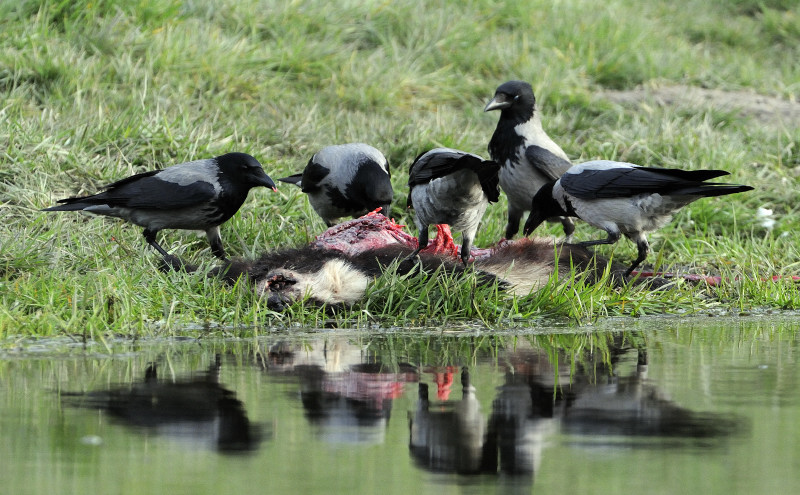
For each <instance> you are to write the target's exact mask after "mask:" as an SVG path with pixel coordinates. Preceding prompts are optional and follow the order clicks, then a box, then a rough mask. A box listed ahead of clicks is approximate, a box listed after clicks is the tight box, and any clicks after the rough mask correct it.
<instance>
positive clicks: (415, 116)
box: [0, 0, 800, 338]
mask: <svg viewBox="0 0 800 495" xmlns="http://www.w3.org/2000/svg"><path fill="white" fill-rule="evenodd" d="M0 45H2V50H0V97H1V98H0V102H2V104H0V121H1V122H2V125H0V218H2V222H0V336H9V335H55V334H62V333H68V334H78V335H85V336H88V337H91V338H98V337H102V336H103V335H106V334H108V333H120V334H126V335H154V334H164V333H167V334H173V333H185V332H190V333H191V332H194V333H196V332H197V330H193V329H195V328H197V325H198V324H199V325H201V326H202V327H201V328H203V327H208V328H213V329H218V331H220V332H231V333H234V334H237V335H241V334H247V335H249V334H254V333H255V334H257V333H258V332H260V331H265V330H264V328H266V327H270V328H272V327H289V328H291V327H293V326H297V325H303V326H320V325H324V324H328V323H330V324H335V325H338V326H362V325H378V326H382V327H396V326H400V327H403V326H416V325H444V324H447V325H452V324H467V325H469V324H479V325H488V326H493V327H497V326H504V325H528V326H530V325H536V324H537V322H539V321H540V320H541V319H547V320H548V321H550V320H551V319H556V320H559V321H566V322H580V323H586V322H591V321H593V320H595V319H597V318H602V317H605V316H615V315H646V314H655V313H662V312H670V313H672V312H680V311H707V310H723V311H752V310H754V309H758V308H781V309H797V308H800V295H798V292H797V287H796V286H795V285H793V284H792V283H790V282H783V281H782V282H778V283H773V282H766V281H763V280H762V278H763V277H766V276H771V275H792V274H797V273H800V254H799V253H798V249H800V248H799V247H798V242H797V240H796V238H795V232H796V231H797V230H798V227H800V225H798V224H799V223H800V216H798V207H797V206H796V205H798V204H800V187H798V186H799V185H798V176H800V174H799V173H798V172H799V171H800V168H798V167H800V158H799V156H800V129H798V126H797V123H796V122H795V123H794V125H788V126H787V125H764V124H763V123H762V122H761V121H757V120H756V119H754V118H750V117H747V116H742V115H739V114H738V113H736V112H731V111H725V110H713V109H708V108H700V107H693V106H688V107H672V106H658V105H655V104H651V105H646V106H645V105H639V106H619V105H615V104H612V103H611V102H610V101H608V100H606V99H604V98H603V97H598V96H596V95H598V94H599V93H600V92H601V91H603V90H609V89H632V88H634V87H636V86H637V85H645V86H647V87H651V86H654V85H655V86H657V85H665V84H684V85H693V86H698V87H704V88H711V89H718V90H724V91H742V90H746V91H752V92H755V93H758V94H762V95H766V96H773V97H778V98H784V99H787V100H788V99H793V98H796V95H797V94H798V88H800V65H798V64H797V63H796V61H797V60H798V59H800V7H798V5H797V4H796V2H791V1H781V0H773V1H755V0H740V1H736V2H724V1H722V0H715V1H712V2H708V1H698V0H677V1H673V2H648V3H647V4H642V3H641V2H637V1H635V0H612V1H609V2H590V1H586V0H567V1H563V2H557V3H553V2H547V1H543V0H542V1H539V0H533V1H530V2H516V3H514V2H506V3H502V2H501V3H497V2H491V1H489V0H475V1H470V2H454V1H447V0H441V1H437V2H424V3H420V2H412V1H405V0H401V1H396V2H382V1H380V2H379V1H375V2H372V1H367V2H334V3H330V2H323V1H319V0H307V1H298V2H289V1H277V2H255V1H230V0H227V1H226V0H221V1H197V2H180V1H154V0H139V1H135V2H123V1H118V0H99V1H73V2H65V1H56V0H50V1H47V0H45V1H32V0H31V1H24V0H23V1H20V2H3V3H2V4H0ZM515 78H521V79H525V80H528V81H530V82H531V83H532V84H533V86H534V89H535V91H536V94H537V98H538V101H539V104H540V109H541V111H542V113H543V116H544V122H545V127H546V129H547V130H548V132H549V133H550V135H551V136H552V137H553V138H554V139H555V140H556V141H557V142H559V143H560V144H561V145H562V147H563V148H564V149H565V151H566V152H567V153H568V154H569V155H570V156H571V157H572V158H573V159H575V160H584V159H594V158H607V159H617V160H628V161H634V162H636V163H640V164H643V165H650V166H668V167H683V168H692V169H695V168H722V169H725V170H729V171H730V172H731V174H732V175H731V181H733V182H739V183H745V184H750V185H753V186H754V187H756V190H755V191H753V192H750V193H746V194H740V195H736V196H734V197H727V198H721V199H710V200H704V201H699V202H697V203H695V204H693V205H691V206H690V207H688V208H686V209H684V210H683V211H682V212H681V213H680V214H679V215H677V217H676V218H675V220H674V221H673V222H672V223H670V224H669V225H668V226H667V227H665V228H664V229H663V230H661V231H660V232H658V233H655V234H653V235H652V236H651V239H652V244H653V248H654V252H653V254H652V255H651V257H650V258H649V259H648V261H649V262H651V263H656V264H659V265H662V266H665V267H679V269H680V270H681V271H686V272H691V273H712V274H722V275H723V276H725V277H728V278H729V279H730V280H729V281H728V282H726V283H724V284H723V285H722V286H721V287H719V288H708V287H705V286H692V285H688V284H683V283H676V284H675V285H674V286H671V287H668V288H667V289H665V290H663V291H660V292H658V293H655V294H653V293H651V292H650V291H648V290H646V289H643V288H637V287H628V288H623V289H619V290H615V289H611V288H609V286H608V284H598V285H588V284H584V283H582V282H580V281H578V282H575V283H573V282H572V281H560V282H558V281H552V282H551V283H550V284H548V285H547V286H546V287H545V288H544V289H543V290H541V291H539V292H537V293H535V294H532V295H531V296H528V297H524V298H511V297H509V296H507V295H504V294H502V293H498V292H497V291H493V290H485V289H475V287H474V284H473V283H469V282H467V283H463V284H462V283H458V282H457V281H454V280H452V279H449V278H447V277H444V278H443V279H441V280H419V279H417V278H414V277H412V280H398V277H395V276H387V277H385V278H384V279H382V280H380V281H378V282H377V283H376V284H375V286H374V287H372V288H371V289H370V298H368V299H367V300H366V301H365V302H364V303H363V304H360V305H357V306H356V307H354V308H352V309H350V310H347V311H344V312H340V313H339V314H337V315H335V316H334V317H330V316H329V315H327V314H325V313H324V312H320V311H318V310H316V309H314V308H309V307H308V306H307V305H304V304H297V305H295V306H294V307H292V308H291V309H290V310H289V311H287V312H286V313H284V314H276V313H273V312H270V311H268V310H267V309H266V307H265V303H264V302H263V301H259V300H258V299H257V298H256V297H255V296H254V295H253V294H252V293H251V291H250V290H248V289H247V288H246V287H236V288H232V289H231V288H227V287H225V286H223V285H222V284H220V283H219V282H216V281H212V280H206V279H203V278H202V277H198V276H192V275H183V274H171V275H168V276H167V275H161V274H159V273H158V272H157V271H156V269H155V267H156V263H157V257H156V255H155V253H154V252H152V250H151V249H150V248H148V247H146V246H145V244H144V243H143V242H142V237H141V229H139V228H135V227H131V226H128V225H124V224H122V223H121V222H118V221H114V220H110V219H101V218H89V217H84V216H81V215H79V214H72V213H63V214H45V213H42V212H39V209H41V208H43V207H46V206H49V205H51V204H53V202H54V201H55V200H56V199H59V198H62V197H66V196H70V195H75V194H83V193H91V192H95V191H96V190H97V189H98V187H99V186H101V185H103V184H105V183H108V182H110V181H113V180H116V179H119V178H122V177H125V176H127V175H130V174H132V173H136V172H140V171H143V170H147V169H152V168H156V167H162V166H165V165H169V164H172V163H177V162H180V161H186V160H190V159H197V158H203V157H210V156H214V155H217V154H221V153H224V152H227V151H232V150H237V151H244V152H248V153H251V154H253V155H254V156H256V157H257V158H258V159H259V160H260V161H261V162H262V163H263V164H264V165H265V168H266V170H267V172H268V173H269V174H270V175H271V176H272V177H273V178H276V177H280V176H283V175H285V174H288V173H290V172H295V171H298V170H300V169H301V168H302V167H303V166H304V164H305V163H306V162H307V160H308V158H309V157H310V155H311V154H312V153H313V152H315V151H316V150H317V149H319V148H320V147H322V146H325V145H328V144H335V143H342V142H352V141H362V142H367V143H370V144H372V145H373V146H375V147H377V148H378V149H380V150H382V151H383V152H384V153H385V154H386V155H387V157H388V158H389V161H390V164H391V167H392V171H393V182H394V186H395V191H396V200H395V204H394V207H393V214H394V216H395V217H396V218H397V219H398V220H399V221H400V222H401V223H405V224H407V225H413V222H412V221H411V217H410V216H409V213H408V212H406V211H405V209H404V203H405V195H406V194H407V188H406V186H405V180H406V170H407V167H408V165H409V164H410V161H411V160H412V159H413V157H414V156H416V155H417V154H418V153H420V152H421V151H424V150H426V149H428V148H430V147H432V146H437V145H445V146H452V147H457V148H461V149H464V150H466V151H470V152H476V153H479V154H482V155H484V156H485V155H486V146H487V143H488V139H489V137H490V136H491V133H492V131H493V130H494V126H495V124H496V119H497V115H496V114H494V113H491V114H484V113H483V112H482V108H483V105H484V104H485V103H486V101H488V99H489V98H490V97H491V95H492V93H493V92H494V89H495V87H496V86H497V85H499V84H500V83H502V82H504V81H506V80H508V79H515ZM760 206H763V207H766V208H771V209H773V210H774V217H775V219H776V220H777V224H776V226H775V227H774V228H773V229H771V230H767V229H765V228H763V227H762V226H761V225H760V221H759V219H758V218H756V216H755V210H756V208H758V207H760ZM504 223H505V204H504V203H503V202H501V203H500V204H497V205H494V206H491V207H490V208H489V210H488V212H487V215H486V217H485V219H484V226H483V228H482V229H481V232H480V235H479V237H478V239H477V244H478V245H479V246H486V245H489V244H491V243H493V242H494V241H496V240H497V239H499V238H500V237H501V235H502V232H503V226H504ZM323 230H324V225H323V223H322V221H321V220H319V219H318V218H317V217H315V215H314V214H313V211H312V210H311V208H310V206H309V205H308V203H307V201H306V199H305V198H303V197H302V196H301V195H300V194H299V192H298V191H296V190H295V189H294V188H291V187H288V186H284V187H281V190H280V193H279V194H273V193H270V192H268V191H264V190H256V191H254V192H253V193H251V196H250V198H249V199H248V201H247V203H246V204H245V206H244V207H243V208H242V210H241V211H240V212H239V214H237V216H236V217H235V218H234V219H233V220H231V221H230V222H229V223H227V224H226V225H224V226H223V229H222V233H223V240H224V242H225V244H226V246H227V247H228V249H229V251H231V252H233V253H235V254H239V255H244V256H250V255H254V254H257V253H258V252H260V251H262V250H264V249H270V248H275V247H280V246H295V245H301V244H304V243H306V242H308V241H309V240H310V239H312V238H313V236H315V235H317V234H319V233H320V232H322V231H323ZM538 233H539V234H540V235H546V234H548V233H549V234H557V233H558V230H557V229H556V228H555V227H553V228H551V230H550V231H549V232H545V231H544V229H543V230H542V231H541V232H538ZM598 235H600V234H599V233H598V232H597V231H596V230H595V229H592V228H590V227H588V226H586V225H580V226H579V228H578V231H577V238H578V239H589V238H594V237H596V236H598ZM161 239H163V243H164V245H165V246H166V247H167V249H169V250H171V251H172V252H174V253H176V254H178V255H180V256H183V257H186V258H189V259H191V260H195V261H199V262H202V263H206V264H207V265H208V266H210V265H211V264H212V263H213V261H212V257H211V255H210V252H209V249H208V246H207V243H206V242H205V240H204V239H202V238H198V237H195V236H194V235H193V234H192V233H187V232H175V231H168V232H166V233H165V234H163V235H162V237H161ZM600 252H601V253H603V254H605V255H612V254H613V256H614V257H615V258H616V259H618V260H622V261H623V262H625V261H628V260H630V259H632V258H633V256H634V255H635V249H634V246H633V245H632V244H631V243H630V242H628V241H627V240H623V241H620V243H618V245H616V246H614V247H613V248H602V249H600ZM734 279H735V280H734ZM420 284H422V285H423V286H424V288H425V290H424V291H421V290H420ZM331 322H332V323H331ZM187 329H189V330H187Z"/></svg>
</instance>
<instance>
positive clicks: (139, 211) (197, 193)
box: [42, 153, 277, 259]
mask: <svg viewBox="0 0 800 495" xmlns="http://www.w3.org/2000/svg"><path fill="white" fill-rule="evenodd" d="M259 186H263V187H269V188H270V189H272V190H273V191H277V189H276V188H275V183H274V182H272V179H270V178H269V176H268V175H267V174H266V173H264V169H263V168H262V167H261V164H260V163H259V162H258V160H256V159H255V158H253V157H252V156H250V155H248V154H245V153H227V154H224V155H221V156H218V157H215V158H209V159H205V160H197V161H193V162H186V163H181V164H179V165H173V166H171V167H167V168H165V169H163V170H153V171H150V172H143V173H141V174H136V175H133V176H131V177H128V178H127V179H122V180H120V181H117V182H114V183H113V184H110V185H108V186H106V187H105V188H104V189H105V190H104V191H103V192H101V193H98V194H94V195H92V196H83V197H75V198H67V199H62V200H60V201H58V203H60V204H59V205H57V206H53V207H50V208H45V209H44V210H42V211H85V212H88V213H94V214H96V215H105V216H110V217H117V218H121V219H123V220H127V221H128V222H131V223H133V224H136V225H138V226H140V227H144V238H145V240H146V241H147V243H148V244H150V245H151V246H152V247H153V248H154V249H155V250H156V251H158V252H159V253H161V255H162V256H163V257H164V258H165V259H169V258H170V255H169V254H168V253H167V252H166V251H165V250H164V248H162V247H161V246H160V245H159V244H158V242H157V241H156V235H157V234H158V232H159V231H160V230H162V229H185V230H203V231H205V233H206V236H207V237H208V242H209V244H210V245H211V252H212V253H214V255H215V256H216V257H218V258H221V259H226V255H225V250H224V249H223V247H222V239H221V238H220V234H219V226H220V225H221V224H223V223H225V222H226V221H227V220H228V219H229V218H231V217H232V216H233V215H234V214H235V213H236V212H237V211H238V210H239V208H240V207H241V206H242V204H243V203H244V201H245V199H246V198H247V194H248V192H249V191H250V189H251V188H253V187H259Z"/></svg>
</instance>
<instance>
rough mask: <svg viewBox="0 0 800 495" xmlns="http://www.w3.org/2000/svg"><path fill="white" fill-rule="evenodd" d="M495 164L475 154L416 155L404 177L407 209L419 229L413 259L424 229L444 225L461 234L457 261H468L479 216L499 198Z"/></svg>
mask: <svg viewBox="0 0 800 495" xmlns="http://www.w3.org/2000/svg"><path fill="white" fill-rule="evenodd" d="M498 169H499V165H497V164H496V163H495V162H493V161H489V160H484V159H483V158H481V157H479V156H478V155H473V154H471V153H465V152H463V151H458V150H454V149H450V148H436V149H432V150H430V151H427V152H425V153H423V154H421V155H419V156H418V157H417V158H416V159H415V160H414V163H412V164H411V170H410V172H409V175H408V187H409V193H408V207H409V208H414V210H415V211H416V216H415V217H414V223H415V224H416V225H417V229H419V236H418V237H419V245H418V246H417V249H416V250H415V251H414V252H413V253H412V254H411V256H416V255H417V254H418V253H419V251H420V250H421V249H422V248H424V247H426V246H427V245H428V226H429V225H431V224H434V225H435V224H448V225H449V226H450V227H451V228H453V229H454V230H460V231H461V237H462V239H461V260H462V261H463V262H464V263H465V264H466V263H467V261H468V260H469V248H470V245H471V244H472V241H473V240H474V239H475V233H476V232H477V231H478V224H480V221H481V218H482V217H483V213H484V212H485V211H486V207H487V206H488V205H489V203H495V202H497V200H498V199H499V198H500V190H499V189H498V179H497V171H498Z"/></svg>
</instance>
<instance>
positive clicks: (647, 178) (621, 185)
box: [524, 160, 753, 276]
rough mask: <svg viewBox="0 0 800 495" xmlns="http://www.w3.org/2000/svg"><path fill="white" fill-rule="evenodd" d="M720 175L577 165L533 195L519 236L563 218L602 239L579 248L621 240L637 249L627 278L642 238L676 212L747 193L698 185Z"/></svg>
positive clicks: (642, 249)
mask: <svg viewBox="0 0 800 495" xmlns="http://www.w3.org/2000/svg"><path fill="white" fill-rule="evenodd" d="M723 175H728V172H725V171H724V170H680V169H673V168H649V167H640V166H638V165H634V164H632V163H623V162H613V161H609V160H597V161H590V162H584V163H580V164H578V165H575V166H573V167H572V168H570V169H569V170H568V171H567V172H566V173H565V174H564V175H563V176H562V177H561V178H560V179H558V180H555V181H552V182H549V183H547V184H546V185H545V186H543V187H542V188H541V189H539V192H538V193H536V195H535V196H534V197H533V200H532V204H531V214H530V216H529V217H528V221H527V222H525V228H524V233H525V235H526V236H527V235H529V234H530V233H531V232H533V230H534V229H535V228H536V227H538V226H539V225H540V224H541V223H542V222H543V221H544V220H545V219H547V218H548V217H551V216H554V215H568V216H571V217H578V218H580V219H581V220H583V221H585V222H587V223H589V224H591V225H594V226H595V227H597V228H600V229H603V230H605V231H606V232H607V233H608V237H607V238H606V239H599V240H595V241H585V242H581V243H579V245H580V246H584V247H586V246H595V245H598V244H613V243H615V242H617V241H618V240H619V237H620V234H625V236H626V237H627V238H628V239H630V240H632V241H633V242H635V243H636V247H637V249H638V256H637V258H636V260H635V261H634V262H633V264H632V265H631V266H630V268H628V270H627V271H626V272H625V276H629V275H630V274H631V273H632V272H633V270H634V269H635V268H636V267H637V266H639V264H640V263H641V262H643V261H644V260H645V258H646V257H647V253H648V252H649V250H650V245H649V244H648V243H647V238H646V237H645V233H647V232H652V231H654V230H657V229H659V228H661V227H663V226H664V225H666V224H667V222H669V221H670V220H671V219H672V215H673V214H674V213H675V212H676V211H678V210H679V209H680V208H682V207H683V206H686V205H688V204H689V203H691V202H692V201H695V200H697V199H700V198H703V197H711V196H724V195H726V194H733V193H738V192H744V191H750V190H752V189H753V188H752V187H750V186H742V185H738V184H723V183H707V182H704V181H707V180H709V179H714V178H716V177H721V176H723Z"/></svg>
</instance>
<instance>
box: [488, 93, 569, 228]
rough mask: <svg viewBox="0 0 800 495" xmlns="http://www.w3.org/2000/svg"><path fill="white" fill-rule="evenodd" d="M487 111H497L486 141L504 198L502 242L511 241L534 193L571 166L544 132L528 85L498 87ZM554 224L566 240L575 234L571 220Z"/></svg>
mask: <svg viewBox="0 0 800 495" xmlns="http://www.w3.org/2000/svg"><path fill="white" fill-rule="evenodd" d="M490 110H500V119H499V121H498V122H497V128H496V129H495V131H494V134H493V135H492V139H491V141H489V156H491V158H492V160H494V161H496V162H497V163H499V164H500V187H501V188H502V189H503V191H505V193H506V196H508V224H507V225H506V238H507V239H511V238H512V237H514V235H515V234H516V233H517V232H518V231H519V222H520V220H521V219H522V215H523V214H524V213H525V212H526V211H528V210H530V208H531V199H533V195H534V194H536V191H538V190H539V189H540V188H541V187H542V186H543V185H544V184H545V183H547V182H549V181H552V180H556V179H558V178H559V177H561V175H563V174H564V172H566V171H567V169H568V168H569V167H570V166H572V163H571V162H570V160H569V158H568V157H567V154H566V153H564V151H563V150H562V149H561V148H560V147H559V146H558V145H557V144H556V143H554V142H553V140H552V139H550V136H548V135H547V133H546V132H544V129H543V128H542V119H541V117H540V116H539V112H538V111H537V109H536V98H535V97H534V95H533V89H532V88H531V85H530V84H528V83H526V82H524V81H508V82H507V83H503V84H501V85H500V86H499V87H498V88H497V90H496V91H495V93H494V98H492V100H491V101H489V103H487V104H486V107H485V108H484V109H483V111H484V112H488V111H490ZM554 220H555V219H554ZM558 220H559V221H560V222H561V224H562V225H563V226H564V234H565V235H566V236H567V238H569V236H571V235H572V232H574V231H575V225H574V224H573V223H572V220H571V219H569V218H566V217H561V218H560V219H558Z"/></svg>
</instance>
